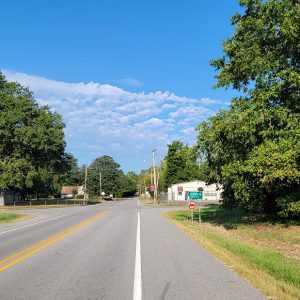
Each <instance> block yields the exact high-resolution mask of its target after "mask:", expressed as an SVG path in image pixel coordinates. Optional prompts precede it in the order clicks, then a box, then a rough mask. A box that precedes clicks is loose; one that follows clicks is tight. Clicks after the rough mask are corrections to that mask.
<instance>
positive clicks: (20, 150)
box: [0, 72, 65, 197]
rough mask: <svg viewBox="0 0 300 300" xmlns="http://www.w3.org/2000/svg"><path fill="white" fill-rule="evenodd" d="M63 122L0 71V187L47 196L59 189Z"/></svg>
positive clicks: (62, 150) (63, 158) (62, 148)
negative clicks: (6, 78)
mask: <svg viewBox="0 0 300 300" xmlns="http://www.w3.org/2000/svg"><path fill="white" fill-rule="evenodd" d="M63 129H64V123H63V122H62V119H61V117H60V115H59V114H57V113H55V112H53V111H51V110H50V108H49V107H48V106H39V105H38V104H37V102H36V101H35V100H34V98H33V95H32V93H31V92H30V91H29V90H28V89H26V88H24V87H22V86H21V85H19V84H17V83H14V82H7V81H6V80H5V77H4V76H3V74H2V73H1V72H0V140H1V143H0V165H1V168H0V190H3V189H12V190H18V191H20V192H21V194H22V196H23V197H25V195H28V194H31V195H33V194H34V195H37V196H47V195H48V194H51V193H57V192H58V190H59V189H60V185H59V182H60V174H61V173H62V169H63V167H64V162H65V152H64V150H65V140H64V131H63Z"/></svg>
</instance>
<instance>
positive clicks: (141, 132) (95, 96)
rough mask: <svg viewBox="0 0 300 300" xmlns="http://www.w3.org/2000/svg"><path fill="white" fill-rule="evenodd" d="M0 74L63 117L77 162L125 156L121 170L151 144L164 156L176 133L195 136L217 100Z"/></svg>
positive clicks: (191, 138) (192, 138) (135, 162)
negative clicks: (197, 127)
mask: <svg viewBox="0 0 300 300" xmlns="http://www.w3.org/2000/svg"><path fill="white" fill-rule="evenodd" d="M4 74H5V76H6V78H7V80H8V81H17V82H19V83H20V84H22V85H23V86H27V87H29V89H30V90H32V91H33V92H34V96H35V98H36V99H37V100H38V102H39V103H40V104H42V105H45V104H47V105H49V106H51V107H52V108H53V109H55V110H56V111H57V112H58V113H60V114H61V115H62V116H63V119H64V121H65V123H66V125H67V127H66V131H65V132H66V139H67V143H68V151H71V152H72V153H74V154H75V155H76V156H77V157H78V158H79V161H80V162H81V163H83V162H89V161H90V160H91V159H93V158H95V157H97V156H99V155H102V154H108V155H111V156H113V157H115V158H116V159H117V160H118V161H119V162H120V163H121V164H122V160H123V161H124V164H125V161H126V164H127V165H126V166H124V167H125V169H126V168H127V169H130V165H132V166H135V167H133V168H138V167H136V166H138V163H139V161H138V160H140V162H141V163H142V162H143V160H144V158H145V155H146V156H148V155H149V156H150V155H151V149H153V148H158V149H160V152H161V155H164V154H165V151H166V144H167V143H169V142H170V141H172V140H173V139H175V138H176V139H178V138H179V139H182V140H184V141H190V142H193V141H195V138H196V132H195V131H194V127H195V126H197V125H198V124H199V122H201V121H202V120H203V119H206V118H207V117H208V116H209V115H211V114H213V113H214V111H213V110H211V109H210V108H209V106H210V105H211V104H214V105H216V104H219V103H221V102H220V101H219V100H212V99H209V98H202V99H195V98H189V97H181V96H178V95H175V94H174V93H171V92H168V91H166V92H161V91H156V92H151V93H145V92H139V93H133V92H129V91H126V90H124V89H121V88H119V87H116V86H112V85H109V84H100V83H94V82H90V83H83V82H80V83H68V82H61V81H55V80H51V79H47V78H44V77H39V76H34V75H29V74H25V73H20V72H13V71H10V70H4ZM223 104H224V103H223ZM95 155H96V156H95ZM139 157H140V158H139Z"/></svg>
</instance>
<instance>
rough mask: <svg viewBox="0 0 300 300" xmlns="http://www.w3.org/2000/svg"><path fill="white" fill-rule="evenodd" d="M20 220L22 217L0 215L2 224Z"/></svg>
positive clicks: (6, 214)
mask: <svg viewBox="0 0 300 300" xmlns="http://www.w3.org/2000/svg"><path fill="white" fill-rule="evenodd" d="M19 218H22V215H16V214H8V213H0V224H3V223H9V222H12V221H15V220H17V219H19Z"/></svg>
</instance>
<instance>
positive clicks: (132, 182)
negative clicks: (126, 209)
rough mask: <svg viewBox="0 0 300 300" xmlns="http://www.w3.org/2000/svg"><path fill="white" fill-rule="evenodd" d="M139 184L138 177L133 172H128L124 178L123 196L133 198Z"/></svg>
mask: <svg viewBox="0 0 300 300" xmlns="http://www.w3.org/2000/svg"><path fill="white" fill-rule="evenodd" d="M138 184H139V176H138V175H137V174H136V173H135V172H132V171H130V172H128V173H127V174H126V175H125V177H124V183H123V187H122V191H123V196H133V195H135V193H136V192H137V187H138Z"/></svg>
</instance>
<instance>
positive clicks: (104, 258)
mask: <svg viewBox="0 0 300 300" xmlns="http://www.w3.org/2000/svg"><path fill="white" fill-rule="evenodd" d="M24 213H26V214H29V213H30V214H32V215H33V216H34V217H32V218H30V219H27V220H24V221H20V222H16V223H13V224H10V225H6V226H1V227H0V299H5V300H6V299H7V300H10V299H13V300H15V299H30V300H34V299H56V300H59V299H108V300H114V299H116V300H123V299H124V300H126V299H133V300H141V299H143V300H146V299H149V300H150V299H151V300H152V299H157V300H163V299H172V300H173V299H175V300H176V299H178V300H184V299H189V300H190V299H212V300H214V299H230V300H232V299H264V298H263V297H262V296H261V295H260V293H259V292H258V291H257V290H256V289H254V288H253V287H251V286H250V285H249V284H247V283H246V282H245V281H243V280H242V279H241V278H240V277H239V276H238V275H236V274H235V273H234V272H232V271H231V270H229V269H228V268H227V267H225V266H224V265H223V264H222V263H220V262H219V261H218V260H217V259H215V258H214V257H213V256H212V255H210V254H209V253H208V252H206V251H205V250H203V249H202V248H200V247H199V246H198V245H197V244H196V243H195V242H193V241H192V240H190V239H189V238H188V237H187V236H186V235H185V234H184V233H182V232H181V231H180V230H179V229H177V228H176V227H175V226H174V225H173V224H171V223H170V222H169V221H168V220H166V219H164V218H163V217H162V216H161V209H160V208H153V207H142V206H138V202H137V200H136V199H125V200H121V201H116V202H109V203H105V204H100V205H94V206H87V207H68V208H57V209H33V210H30V211H29V210H26V211H24Z"/></svg>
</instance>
